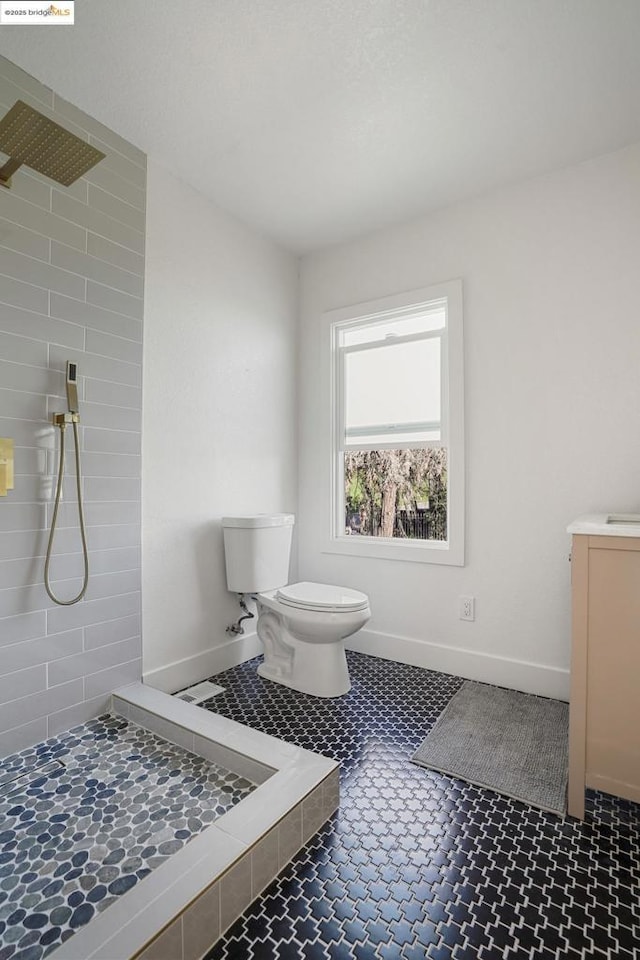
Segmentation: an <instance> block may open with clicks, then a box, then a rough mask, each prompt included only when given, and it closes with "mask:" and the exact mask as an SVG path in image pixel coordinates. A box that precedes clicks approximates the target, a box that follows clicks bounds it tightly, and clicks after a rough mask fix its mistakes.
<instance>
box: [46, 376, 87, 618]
mask: <svg viewBox="0 0 640 960" xmlns="http://www.w3.org/2000/svg"><path fill="white" fill-rule="evenodd" d="M66 386H67V407H68V412H67V413H54V414H53V416H52V418H51V419H52V422H53V425H54V426H55V427H58V428H59V430H60V454H59V459H58V482H57V485H56V497H55V503H54V507H53V516H52V518H51V530H50V532H49V542H48V544H47V556H46V560H45V563H44V586H45V589H46V591H47V593H48V594H49V596H50V597H51V599H52V600H53V602H54V603H57V604H59V605H60V606H63V607H69V606H71V605H72V604H74V603H78V601H79V600H82V598H83V597H84V595H85V593H86V592H87V587H88V585H89V553H88V549H87V534H86V530H85V524H84V507H83V504H82V478H81V475H80V440H79V435H78V424H79V423H80V412H79V404H78V365H77V364H76V363H73V361H71V360H69V361H68V362H67V376H66ZM69 423H70V424H71V425H72V427H73V440H74V445H75V455H76V456H75V459H76V488H77V494H78V519H79V521H80V537H81V540H82V556H83V565H84V577H83V582H82V588H81V590H80V592H79V593H78V594H77V596H75V597H72V599H71V600H60V599H59V598H58V597H57V596H56V595H55V594H54V592H53V590H52V587H51V579H50V567H51V552H52V549H53V540H54V537H55V533H56V525H57V522H58V510H59V508H60V498H61V496H62V483H63V480H64V459H65V449H64V447H65V432H66V429H67V424H69Z"/></svg>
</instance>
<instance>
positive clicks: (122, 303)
mask: <svg viewBox="0 0 640 960" xmlns="http://www.w3.org/2000/svg"><path fill="white" fill-rule="evenodd" d="M87 302H88V303H92V304H94V305H95V306H96V307H102V308H103V310H112V311H113V312H114V313H121V314H124V316H125V317H133V318H134V319H136V320H142V317H143V315H144V304H143V302H142V299H141V298H140V297H131V296H129V294H128V293H120V292H119V291H118V290H113V289H112V288H111V287H105V286H104V285H103V284H101V283H95V282H93V281H92V280H90V281H89V282H88V283H87Z"/></svg>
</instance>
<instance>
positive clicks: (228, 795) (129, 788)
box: [0, 716, 254, 960]
mask: <svg viewBox="0 0 640 960" xmlns="http://www.w3.org/2000/svg"><path fill="white" fill-rule="evenodd" d="M54 761H55V762H54ZM43 763H44V764H45V765H44V767H43V766H42V764H43ZM16 778H19V779H16ZM252 789H254V787H253V785H252V784H250V783H249V782H248V781H246V780H244V779H243V778H241V777H238V776H237V775H236V774H233V773H230V772H229V771H226V770H223V769H222V768H220V767H218V766H216V765H215V764H212V763H210V762H209V761H207V760H204V759H203V758H201V757H197V756H195V755H194V754H191V753H188V752H187V751H185V750H183V749H181V748H180V747H177V746H174V745H173V744H169V743H167V742H166V741H164V740H161V739H159V738H158V737H157V736H155V735H154V734H152V733H150V732H149V731H147V730H142V729H141V728H139V727H136V726H135V725H133V724H131V723H128V722H127V721H126V720H123V719H122V718H121V717H112V716H105V717H101V718H99V719H98V720H94V721H91V722H90V723H88V724H85V725H84V726H82V727H78V728H76V729H75V730H73V731H71V732H69V733H66V734H63V735H62V736H61V737H59V738H55V739H54V740H50V741H47V743H46V744H40V745H38V746H37V747H34V748H31V749H29V750H25V751H24V752H23V753H22V754H18V755H16V756H13V757H9V758H8V759H7V760H4V761H0V960H42V958H43V957H45V956H46V955H47V954H48V953H50V952H51V951H53V950H55V948H56V947H57V946H59V945H60V943H63V942H64V941H65V940H66V939H68V937H69V936H71V935H72V934H73V933H74V932H75V931H76V930H78V929H79V928H80V927H83V926H84V925H85V924H87V923H89V922H90V921H91V919H92V917H94V916H95V914H96V912H100V911H102V910H104V909H107V908H108V906H109V905H110V904H111V903H113V902H114V898H115V897H118V896H122V895H123V894H125V893H126V892H127V891H128V890H130V889H131V888H132V887H133V886H134V885H135V884H137V883H138V882H139V880H141V879H143V878H144V877H145V876H146V875H147V874H148V873H149V871H150V869H151V868H153V867H155V866H158V865H159V864H160V863H163V862H164V861H165V860H166V859H167V857H169V856H171V854H173V853H175V852H176V851H177V850H179V849H181V847H183V846H184V844H185V843H187V842H188V841H189V840H190V839H191V838H192V837H193V836H195V835H196V834H197V833H199V832H201V831H202V830H203V829H204V828H205V827H206V826H208V825H209V824H210V823H212V822H213V820H215V819H216V818H217V817H218V816H221V815H222V814H223V813H225V811H226V810H228V809H230V808H231V807H232V806H233V805H234V804H235V803H237V802H238V801H239V800H240V799H242V797H244V796H246V795H247V794H248V793H249V792H250V791H251V790H252Z"/></svg>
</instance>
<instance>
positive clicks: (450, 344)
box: [328, 281, 464, 565]
mask: <svg viewBox="0 0 640 960" xmlns="http://www.w3.org/2000/svg"><path fill="white" fill-rule="evenodd" d="M328 320H329V330H330V339H331V352H332V365H333V370H332V372H333V377H332V397H333V410H332V419H333V431H332V436H333V450H332V464H333V470H332V485H333V490H332V509H331V536H330V545H329V550H330V551H331V552H338V553H350V554H356V555H361V556H373V557H383V558H394V559H401V560H418V561H427V562H436V563H449V564H458V565H461V564H462V563H463V562H464V440H463V379H462V362H463V356H462V289H461V283H460V282H459V281H457V282H452V283H447V284H443V285H441V286H438V287H433V288H429V289H427V290H420V291H414V293H412V294H409V295H405V296H403V297H396V298H389V299H387V300H385V301H380V302H378V303H373V304H361V305H360V306H359V307H356V308H353V309H349V310H340V311H332V312H331V313H330V314H329V315H328Z"/></svg>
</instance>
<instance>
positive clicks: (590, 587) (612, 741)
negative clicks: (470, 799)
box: [568, 534, 640, 819]
mask: <svg viewBox="0 0 640 960" xmlns="http://www.w3.org/2000/svg"><path fill="white" fill-rule="evenodd" d="M571 557H572V565H571V566H572V576H571V581H572V651H571V701H570V722H569V797H568V810H569V814H570V815H571V816H574V817H578V818H580V819H584V791H585V787H592V788H593V789H596V790H602V791H604V792H605V793H610V794H614V795H615V796H618V797H624V798H626V799H628V800H634V801H636V802H640V538H635V537H616V536H588V535H578V534H574V536H573V546H572V554H571Z"/></svg>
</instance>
